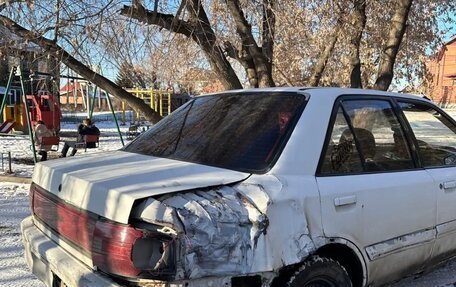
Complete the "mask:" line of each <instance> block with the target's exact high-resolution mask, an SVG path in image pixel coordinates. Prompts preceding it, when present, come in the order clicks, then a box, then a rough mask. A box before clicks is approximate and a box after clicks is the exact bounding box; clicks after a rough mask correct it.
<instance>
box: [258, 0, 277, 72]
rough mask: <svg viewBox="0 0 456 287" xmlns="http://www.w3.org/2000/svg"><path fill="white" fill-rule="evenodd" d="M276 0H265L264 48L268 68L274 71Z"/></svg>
mask: <svg viewBox="0 0 456 287" xmlns="http://www.w3.org/2000/svg"><path fill="white" fill-rule="evenodd" d="M275 4H276V0H263V27H262V28H263V29H262V30H263V31H262V34H263V39H262V40H263V43H262V45H261V46H262V50H263V55H264V56H265V58H266V60H267V64H268V69H269V70H270V71H271V72H272V60H273V55H274V38H275V22H276V19H275V14H274V9H275Z"/></svg>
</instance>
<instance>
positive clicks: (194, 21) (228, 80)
mask: <svg viewBox="0 0 456 287" xmlns="http://www.w3.org/2000/svg"><path fill="white" fill-rule="evenodd" d="M183 1H185V0H183ZM186 4H187V5H186V8H187V11H188V12H189V14H190V15H189V20H188V21H183V20H180V19H176V16H174V15H169V14H162V13H157V17H156V19H155V20H154V17H152V13H151V12H150V11H147V10H146V9H144V7H142V6H141V7H134V6H132V7H128V6H125V7H124V8H123V9H122V10H121V14H122V15H124V16H127V17H130V18H134V19H137V20H138V21H140V22H143V23H146V24H149V25H156V26H159V27H162V28H164V29H167V30H168V31H170V32H174V33H180V34H183V35H185V36H187V37H189V38H191V39H193V41H195V42H196V43H197V44H198V46H200V48H201V49H202V50H203V52H204V54H205V55H206V57H207V59H208V61H209V63H210V65H211V67H212V69H213V70H214V72H215V74H216V75H217V76H218V78H219V80H220V82H221V83H222V85H223V86H224V87H225V89H228V90H231V89H242V85H241V82H240V81H239V78H238V77H237V75H236V73H235V72H234V69H233V67H232V66H231V64H230V63H229V62H228V60H227V59H226V56H225V54H224V53H223V50H222V49H221V47H220V46H219V45H218V43H217V38H216V36H215V32H214V30H213V29H212V27H211V24H210V22H209V19H208V17H207V15H206V11H205V10H204V8H203V6H202V4H201V1H199V0H191V1H186Z"/></svg>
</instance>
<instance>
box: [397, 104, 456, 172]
mask: <svg viewBox="0 0 456 287" xmlns="http://www.w3.org/2000/svg"><path fill="white" fill-rule="evenodd" d="M399 105H400V107H401V108H402V111H403V112H404V115H405V117H406V118H407V121H408V122H409V123H410V126H411V128H412V130H413V133H414V135H415V138H416V140H417V143H418V153H419V155H420V158H421V162H422V164H423V166H424V167H437V166H448V165H451V166H455V165H456V127H455V125H454V124H453V123H452V122H451V121H450V120H449V119H448V118H447V117H446V116H445V115H443V114H442V113H440V112H439V111H437V110H436V109H434V108H433V107H431V106H428V105H425V104H419V103H407V102H399Z"/></svg>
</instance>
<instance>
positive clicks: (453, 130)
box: [399, 100, 456, 260]
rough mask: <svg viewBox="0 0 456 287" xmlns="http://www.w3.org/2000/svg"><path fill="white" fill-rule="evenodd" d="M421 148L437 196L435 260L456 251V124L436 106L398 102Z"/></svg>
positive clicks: (420, 152) (421, 156)
mask: <svg viewBox="0 0 456 287" xmlns="http://www.w3.org/2000/svg"><path fill="white" fill-rule="evenodd" d="M399 105H400V107H401V109H402V111H403V113H404V115H405V117H406V119H407V121H408V122H409V124H410V127H411V129H412V131H413V133H414V136H415V138H416V143H417V145H418V154H419V157H420V161H421V164H422V166H423V167H424V168H425V169H426V171H427V172H428V173H429V174H430V175H431V176H432V178H433V179H434V190H435V191H436V194H437V224H436V230H437V240H436V243H435V248H434V250H433V258H435V259H436V260H440V259H443V258H445V257H449V256H451V255H453V254H452V252H454V251H455V250H456V244H455V242H456V125H455V123H454V121H453V120H452V119H451V118H450V117H449V116H447V115H446V114H444V113H443V112H442V111H440V110H438V109H437V108H435V107H434V106H432V105H430V104H427V103H423V102H413V101H405V100H403V101H399Z"/></svg>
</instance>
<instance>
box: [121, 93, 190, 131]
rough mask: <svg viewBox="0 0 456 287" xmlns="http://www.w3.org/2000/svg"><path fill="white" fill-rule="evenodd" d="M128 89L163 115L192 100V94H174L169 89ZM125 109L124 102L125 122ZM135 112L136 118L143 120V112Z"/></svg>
mask: <svg viewBox="0 0 456 287" xmlns="http://www.w3.org/2000/svg"><path fill="white" fill-rule="evenodd" d="M126 91H127V92H129V93H131V94H132V95H134V96H135V97H137V98H140V99H142V100H143V101H144V102H145V103H146V104H148V105H149V106H150V107H151V109H153V110H154V111H156V112H158V113H159V114H160V116H162V117H165V116H167V115H169V114H170V113H171V112H172V111H174V110H175V109H177V108H178V107H180V106H181V105H183V104H184V103H186V102H187V101H189V100H190V96H188V95H180V94H174V93H171V92H170V91H168V90H156V89H126ZM125 110H126V104H125V102H122V120H123V123H125V122H126V119H125ZM135 113H136V120H137V121H141V113H140V112H139V111H135Z"/></svg>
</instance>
